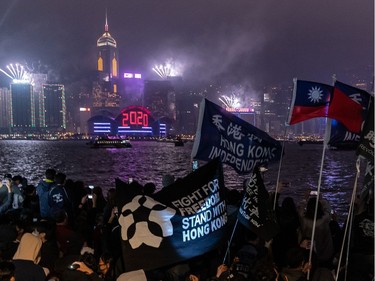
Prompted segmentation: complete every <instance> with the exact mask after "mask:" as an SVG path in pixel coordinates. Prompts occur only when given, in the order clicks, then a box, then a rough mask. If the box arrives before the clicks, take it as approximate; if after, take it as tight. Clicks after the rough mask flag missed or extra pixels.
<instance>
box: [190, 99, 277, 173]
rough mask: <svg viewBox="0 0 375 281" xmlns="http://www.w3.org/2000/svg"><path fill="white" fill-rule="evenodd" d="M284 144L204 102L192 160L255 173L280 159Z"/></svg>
mask: <svg viewBox="0 0 375 281" xmlns="http://www.w3.org/2000/svg"><path fill="white" fill-rule="evenodd" d="M280 156H281V143H280V142H279V141H277V140H275V139H273V138H272V137H270V136H269V135H268V134H267V133H266V132H263V131H262V130H260V129H258V128H256V127H254V126H253V125H251V124H250V123H248V122H246V121H244V120H242V119H241V118H239V117H237V116H236V115H234V114H232V113H230V112H228V111H226V109H224V108H222V107H221V106H218V105H216V104H215V103H213V102H210V101H209V100H207V99H203V101H202V103H201V105H200V112H199V120H198V126H197V132H196V134H195V140H194V145H193V149H192V152H191V157H192V159H197V160H203V161H210V160H211V159H214V158H216V157H220V159H221V161H222V163H224V164H228V165H229V166H231V167H233V168H234V169H235V170H236V172H237V173H238V174H248V173H251V172H252V171H253V169H254V167H255V166H256V165H261V164H265V163H267V162H269V161H275V160H278V159H280Z"/></svg>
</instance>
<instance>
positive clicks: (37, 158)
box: [0, 140, 365, 224]
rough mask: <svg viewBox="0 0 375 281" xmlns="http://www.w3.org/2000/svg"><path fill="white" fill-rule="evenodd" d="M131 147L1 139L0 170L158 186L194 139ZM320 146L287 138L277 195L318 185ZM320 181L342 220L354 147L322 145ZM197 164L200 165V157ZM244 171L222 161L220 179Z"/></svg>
mask: <svg viewBox="0 0 375 281" xmlns="http://www.w3.org/2000/svg"><path fill="white" fill-rule="evenodd" d="M132 144H133V147H132V148H130V149H128V148H122V149H114V148H113V149H110V148H107V149H91V148H89V147H88V146H87V145H86V142H85V141H33V140H2V141H0V163H1V166H0V172H1V173H2V174H3V175H4V174H6V173H11V174H12V175H17V174H20V175H22V176H24V177H26V178H27V179H28V182H29V184H37V182H38V181H39V180H40V179H42V178H43V176H44V172H45V170H46V169H47V168H54V169H56V170H57V171H60V172H64V173H65V174H66V175H67V177H68V178H70V179H73V180H82V181H84V183H85V184H86V185H97V186H101V187H102V188H103V190H107V189H108V188H110V187H114V181H115V178H117V177H118V178H120V179H122V180H127V179H128V178H129V177H132V178H133V179H134V180H137V181H139V182H140V183H141V184H145V183H147V182H154V183H155V184H156V186H157V188H158V189H160V188H161V187H162V184H161V181H162V176H163V175H165V174H172V175H174V176H175V177H183V176H185V175H187V174H188V173H190V172H191V158H190V153H191V149H192V145H193V143H192V142H188V143H186V144H185V146H182V147H175V146H174V144H173V143H165V142H156V141H154V142H148V141H133V142H132ZM322 151H323V147H322V145H317V144H314V145H303V146H300V145H298V144H297V143H286V144H285V149H284V152H285V154H284V157H283V159H282V162H281V169H280V180H283V181H287V182H289V183H290V186H289V187H287V188H286V189H284V190H283V191H282V195H281V198H280V199H281V200H282V199H283V197H285V196H292V197H293V198H294V199H295V200H296V202H298V201H299V200H301V199H302V198H303V196H304V194H305V192H306V190H307V189H312V190H316V188H317V186H318V180H319V173H320V168H321V159H322ZM324 159H325V160H324V165H323V173H322V180H321V192H322V195H323V197H325V198H327V199H328V200H329V201H330V203H331V206H332V207H333V209H334V210H335V211H336V213H337V214H338V218H339V222H340V224H342V223H343V222H344V220H345V217H346V214H347V212H348V208H349V207H348V206H349V202H350V197H351V193H352V190H353V186H354V182H355V175H356V167H355V163H356V159H357V156H356V154H355V151H333V150H326V153H325V158H324ZM200 164H201V165H202V164H204V163H203V162H200ZM361 166H362V167H361V173H360V177H359V180H358V188H359V189H360V187H361V186H362V180H363V173H364V169H365V163H364V161H362V162H361ZM278 169H279V162H275V163H270V164H269V165H268V171H267V172H265V173H264V181H265V184H266V187H267V189H269V190H271V189H274V188H275V184H276V180H277V175H278ZM245 179H246V176H238V175H237V174H236V172H235V171H234V170H233V169H232V168H231V167H229V166H226V165H224V180H225V185H226V187H228V188H236V189H242V183H243V181H244V180H245Z"/></svg>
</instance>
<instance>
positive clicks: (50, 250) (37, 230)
mask: <svg viewBox="0 0 375 281" xmlns="http://www.w3.org/2000/svg"><path fill="white" fill-rule="evenodd" d="M32 234H33V235H35V236H38V237H39V238H40V239H41V240H42V243H43V244H42V248H41V250H40V252H41V259H40V262H39V265H41V266H43V267H46V268H48V269H49V270H50V272H53V270H54V266H55V261H56V260H57V259H58V258H59V247H58V245H57V241H56V237H55V224H54V223H53V222H50V221H40V222H36V223H35V224H34V225H33V229H32Z"/></svg>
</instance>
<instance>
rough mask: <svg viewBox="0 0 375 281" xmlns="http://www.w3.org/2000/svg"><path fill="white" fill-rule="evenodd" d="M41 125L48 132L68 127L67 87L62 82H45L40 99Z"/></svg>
mask: <svg viewBox="0 0 375 281" xmlns="http://www.w3.org/2000/svg"><path fill="white" fill-rule="evenodd" d="M39 109H40V110H39V121H40V127H41V128H43V129H45V130H46V131H48V132H57V131H62V130H65V129H66V106H65V87H64V85H61V84H44V85H43V88H42V96H41V98H40V99H39Z"/></svg>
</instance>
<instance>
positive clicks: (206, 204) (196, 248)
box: [116, 159, 227, 271]
mask: <svg viewBox="0 0 375 281" xmlns="http://www.w3.org/2000/svg"><path fill="white" fill-rule="evenodd" d="M116 193H117V200H118V202H117V205H118V208H119V210H120V211H119V223H120V226H121V238H122V252H123V260H124V264H125V270H126V271H134V270H138V269H144V270H150V269H155V268H160V267H164V266H168V265H171V264H174V263H178V262H181V261H184V260H187V259H191V258H193V257H195V256H199V255H202V254H204V253H206V252H208V251H211V250H213V249H215V248H218V247H220V246H223V245H225V243H223V241H225V238H226V234H227V229H226V225H227V213H226V203H225V198H224V194H223V193H224V181H223V173H222V167H221V162H220V160H219V159H214V160H212V161H210V162H208V163H207V164H206V165H204V166H202V167H200V168H199V169H197V170H196V171H194V172H192V173H190V174H188V175H187V176H186V177H184V178H181V179H177V180H176V181H175V182H174V183H173V184H171V185H168V186H167V187H164V188H163V189H162V190H160V191H159V192H157V193H155V194H153V195H152V198H151V197H150V196H148V195H144V194H142V193H141V188H140V187H139V186H138V185H136V184H133V183H132V184H130V185H129V184H126V183H124V182H122V181H121V180H119V179H117V180H116Z"/></svg>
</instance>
